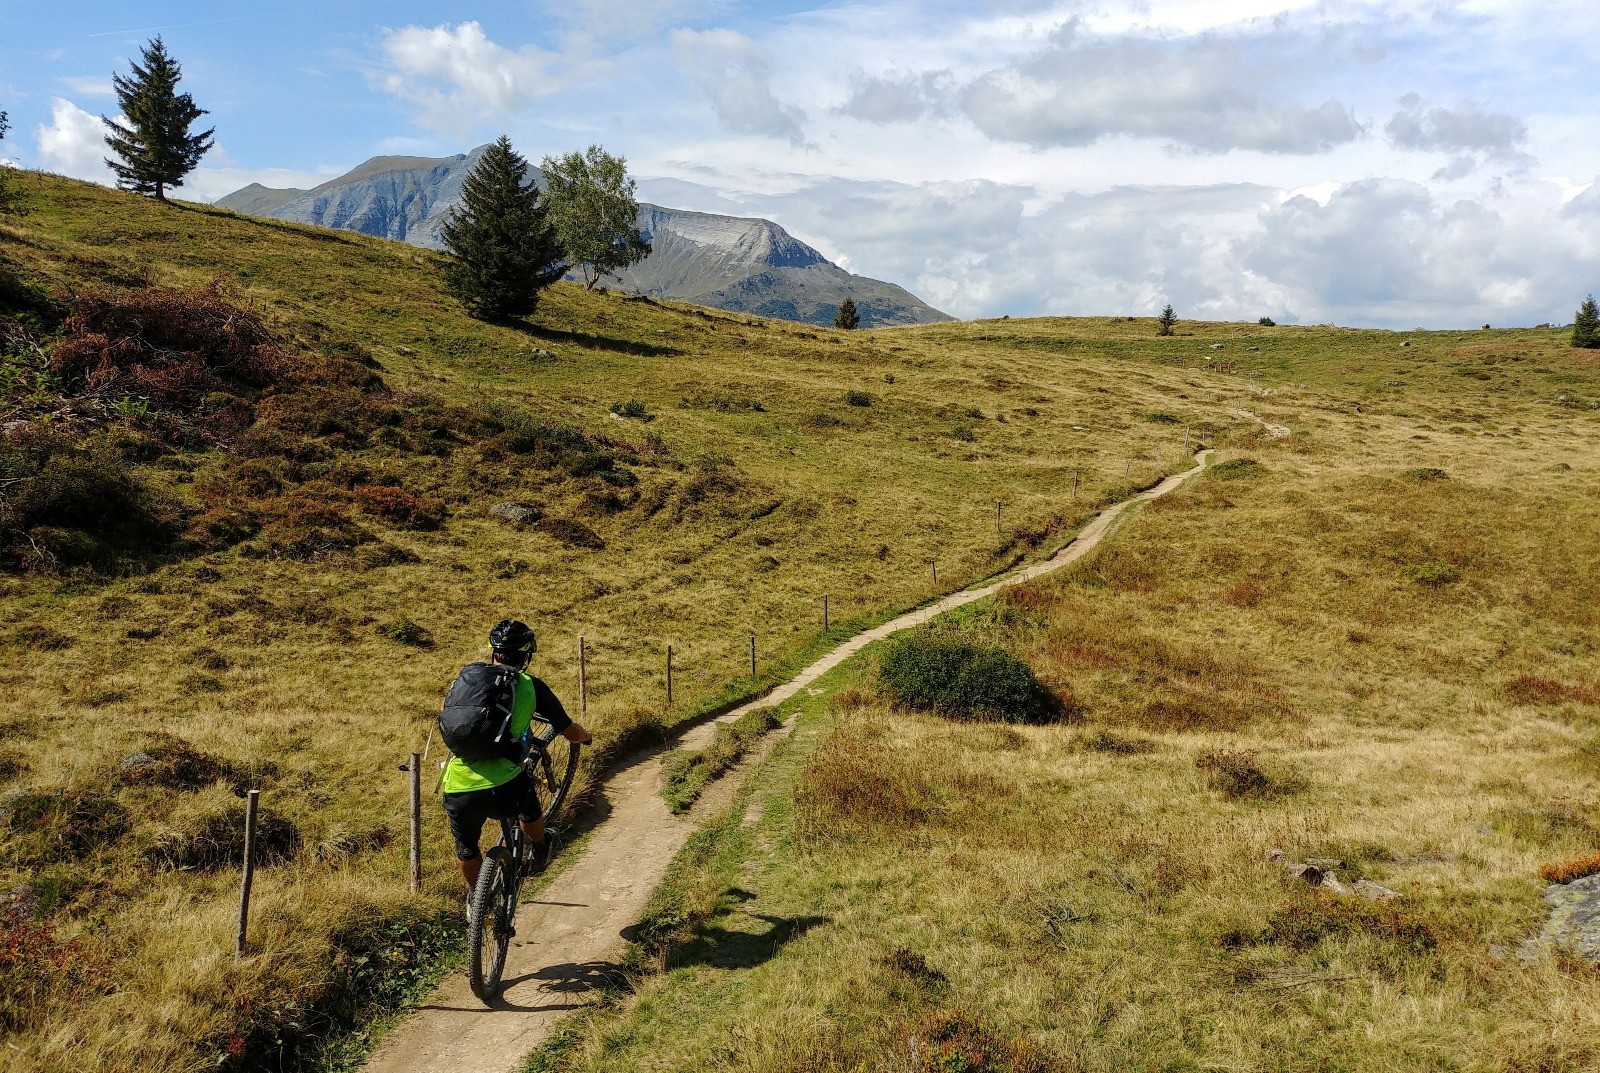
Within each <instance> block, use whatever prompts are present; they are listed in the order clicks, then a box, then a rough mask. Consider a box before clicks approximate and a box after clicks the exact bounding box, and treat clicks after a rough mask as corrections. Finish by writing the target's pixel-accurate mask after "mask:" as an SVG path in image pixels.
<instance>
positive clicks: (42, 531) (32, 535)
mask: <svg viewBox="0 0 1600 1073" xmlns="http://www.w3.org/2000/svg"><path fill="white" fill-rule="evenodd" d="M0 490H3V491H4V493H5V494H4V495H3V496H0V568H4V569H11V570H20V571H24V572H28V573H55V572H58V571H63V570H71V569H74V568H88V569H92V570H112V569H115V568H116V567H117V566H118V564H119V563H121V562H122V561H123V560H126V559H137V558H142V557H145V556H149V555H153V554H158V553H160V552H162V551H164V550H166V549H167V548H168V547H169V546H171V544H172V542H173V540H174V539H175V537H176V535H177V533H178V517H179V511H178V509H177V508H176V507H175V506H174V505H173V504H171V503H169V502H167V501H166V500H165V499H164V498H163V497H161V496H160V495H158V494H157V493H156V492H154V491H152V490H151V489H150V488H149V487H147V486H146V485H145V484H144V483H143V482H142V481H141V480H140V479H139V478H138V477H136V476H135V475H134V474H133V473H132V472H131V471H130V469H129V465H128V460H127V459H126V458H124V457H123V456H122V455H121V454H120V453H119V452H118V451H117V450H116V449H115V447H114V446H113V445H112V444H111V443H110V442H109V441H108V440H106V439H104V438H103V437H94V438H90V439H87V440H83V441H75V440H74V439H73V438H71V437H69V436H67V435H66V434H64V433H60V432H56V431H54V430H51V429H46V428H43V427H37V426H31V427H29V428H26V429H24V430H22V431H21V432H14V433H11V434H10V435H7V436H4V437H0Z"/></svg>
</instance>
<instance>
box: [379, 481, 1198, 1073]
mask: <svg viewBox="0 0 1600 1073" xmlns="http://www.w3.org/2000/svg"><path fill="white" fill-rule="evenodd" d="M1209 454H1210V452H1209V451H1202V452H1200V454H1198V455H1196V456H1195V458H1196V461H1197V465H1196V466H1195V468H1194V469H1191V470H1187V471H1185V472H1183V473H1179V474H1174V475H1173V476H1171V477H1168V478H1167V479H1166V480H1164V481H1162V482H1161V483H1160V484H1158V485H1156V486H1155V487H1154V488H1152V489H1150V490H1149V491H1146V492H1142V493H1140V494H1139V495H1136V496H1134V497H1132V498H1131V499H1128V500H1125V501H1123V502H1122V503H1118V504H1116V505H1115V506H1112V507H1108V508H1107V509H1106V510H1104V511H1102V512H1101V513H1100V514H1098V515H1097V516H1096V517H1095V518H1094V520H1093V521H1091V522H1090V523H1089V524H1088V525H1086V526H1085V527H1084V528H1083V530H1082V532H1080V533H1079V534H1078V537H1077V539H1075V540H1074V541H1073V542H1072V543H1071V544H1069V545H1067V546H1066V547H1064V548H1062V549H1061V550H1059V551H1057V552H1056V553H1055V554H1054V555H1052V556H1051V557H1050V558H1049V559H1046V560H1044V561H1043V562H1039V563H1035V564H1034V565H1032V566H1028V567H1025V568H1023V569H1021V570H1018V571H1016V572H1014V573H1011V574H1007V575H1006V576H1004V577H1003V578H1001V579H999V580H998V581H995V582H992V583H990V584H988V585H984V586H982V587H981V588H976V589H966V590H963V591H961V592H958V593H953V594H951V595H950V596H946V597H945V598H944V599H942V600H939V601H938V602H937V603H934V604H932V605H930V606H928V607H925V608H922V609H920V610H917V611H913V612H910V613H909V614H905V615H901V616H900V617H898V618H895V619H892V620H890V621H888V622H885V623H884V624H883V625H881V626H877V627H875V628H873V629H871V630H868V631H866V632H865V633H862V634H858V635H857V636H855V637H853V638H851V639H850V640H848V641H846V642H844V643H843V644H841V645H840V646H839V647H838V648H835V649H834V650H833V651H832V652H830V653H828V654H827V655H826V656H823V657H822V658H821V659H819V660H817V661H816V662H815V663H813V664H811V665H810V666H809V667H807V668H806V669H805V670H803V671H801V672H800V673H799V674H798V675H796V676H795V677H794V678H793V679H791V680H790V681H789V682H787V683H785V684H783V685H781V686H779V687H778V688H777V689H775V690H773V691H772V692H771V693H769V694H768V695H767V696H765V697H763V698H761V699H760V700H757V701H752V702H751V703H749V704H747V705H745V706H744V707H742V708H739V709H738V710H736V711H733V712H730V713H728V714H727V715H726V716H724V717H723V718H724V719H736V718H738V717H739V716H740V715H741V714H743V713H744V712H746V711H749V710H751V709H753V708H758V707H767V706H771V705H774V704H780V703H782V702H783V701H785V700H788V699H789V698H791V697H793V696H795V695H796V694H798V693H799V692H800V691H801V690H802V689H805V688H806V687H808V686H809V685H811V684H812V683H813V682H815V681H816V680H817V679H818V678H820V677H822V676H823V675H824V674H826V673H827V672H828V671H830V670H832V669H833V668H835V667H837V666H838V665H839V664H841V663H843V662H844V661H845V660H847V659H849V658H850V657H851V656H853V655H855V654H856V653H858V652H860V651H861V650H862V649H863V648H865V647H867V646H868V645H870V644H872V643H873V642H874V641H879V640H882V639H883V638H885V637H888V636H889V635H890V634H893V633H897V632H898V631H900V630H904V629H908V628H910V627H912V626H918V625H922V624H924V623H926V622H928V621H929V620H930V619H932V618H934V617H935V616H937V615H940V614H943V613H944V612H946V611H949V610H952V609H953V608H957V607H962V606H964V605H966V604H970V603H974V602H976V601H978V600H982V599H984V598H986V597H988V596H992V595H994V594H995V593H996V592H998V591H1000V590H1001V589H1002V588H1005V587H1006V586H1008V585H1016V584H1019V583H1020V582H1024V581H1029V580H1032V579H1033V578H1036V577H1038V576H1040V575H1041V574H1047V573H1049V572H1050V571H1052V570H1059V569H1060V568H1061V567H1063V566H1066V565H1067V564H1069V563H1072V562H1075V561H1076V560H1078V559H1081V558H1083V556H1084V555H1086V554H1088V553H1089V551H1091V550H1092V549H1093V548H1094V547H1095V546H1096V545H1097V544H1099V543H1100V541H1101V540H1102V539H1104V538H1105V536H1106V534H1107V533H1108V532H1109V531H1110V529H1111V527H1112V526H1113V525H1114V524H1115V523H1116V521H1117V519H1118V518H1120V517H1121V516H1122V515H1123V514H1124V513H1126V512H1127V511H1128V510H1129V509H1130V508H1131V507H1133V506H1135V505H1136V504H1139V503H1143V502H1146V501H1148V500H1151V499H1155V498H1157V497H1158V496H1163V495H1166V494H1167V493H1168V492H1171V491H1172V490H1173V489H1175V488H1177V487H1178V486H1179V485H1180V484H1182V483H1183V482H1184V481H1186V480H1188V479H1189V478H1190V477H1192V476H1194V475H1195V474H1196V473H1199V472H1200V471H1201V470H1202V469H1204V467H1205V464H1206V459H1207V456H1208V455H1209ZM714 726H715V724H714V723H705V724H702V725H700V726H698V727H695V728H693V729H691V730H690V731H689V732H688V733H686V734H685V735H684V736H683V739H682V741H681V742H680V743H679V744H680V745H682V746H684V747H687V748H698V747H699V746H701V745H703V744H704V743H705V742H706V741H708V740H709V739H710V736H711V734H712V732H713V730H714ZM767 748H770V743H769V744H768V746H767ZM751 766H752V765H749V764H745V765H741V766H740V771H739V772H735V773H734V774H733V775H731V776H730V777H728V778H726V779H724V780H723V782H722V783H721V784H719V786H718V789H719V790H720V791H721V792H719V793H716V794H714V795H711V801H710V802H709V804H710V805H713V806H714V804H715V802H716V800H717V799H722V800H726V798H727V792H728V790H727V789H726V788H731V786H732V784H733V782H734V781H735V779H736V778H737V777H738V776H739V774H740V773H742V772H744V771H748V770H749V769H750V767H751ZM660 771H661V761H660V757H659V754H658V755H656V756H652V757H649V758H647V759H643V760H641V761H639V762H638V763H636V764H634V765H632V766H631V767H628V768H626V769H624V770H622V771H619V772H617V773H615V774H614V775H612V776H611V777H610V778H609V779H607V780H606V782H605V784H604V785H603V786H601V787H600V788H599V789H600V794H599V808H600V809H601V811H602V821H601V822H600V823H599V824H598V825H597V826H596V827H595V830H594V833H593V836H592V837H591V839H590V841H589V844H588V845H587V847H586V848H585V851H584V853H583V856H582V857H581V858H580V859H579V860H577V861H576V862H574V863H573V864H572V866H571V867H570V868H568V869H567V870H566V871H564V872H562V873H561V874H560V875H558V876H556V877H555V879H553V880H552V881H551V883H550V885H549V886H548V887H547V888H546V889H545V890H544V891H542V892H541V893H540V895H539V897H538V898H537V899H535V900H532V901H528V902H525V903H524V904H523V907H522V912H521V913H520V914H519V916H518V919H517V933H518V934H517V938H516V939H515V940H513V942H512V947H511V953H510V955H509V956H508V958H507V963H506V971H505V980H506V989H505V994H504V997H503V999H502V1001H501V1003H500V1005H499V1008H497V1009H492V1010H491V1009H486V1008H484V1006H483V1005H482V1004H481V1003H479V1002H478V1000H477V999H475V998H473V996H472V992H471V990H470V989H469V988H468V987H467V978H466V974H465V973H457V974H455V975H453V976H451V977H450V979H448V980H446V981H445V982H444V983H443V984H442V985H440V987H439V988H438V989H437V990H436V991H435V992H434V993H433V994H432V995H430V996H429V997H428V998H427V999H426V1000H425V1001H424V1002H423V1004H422V1006H421V1007H420V1008H419V1009H418V1010H417V1012H416V1013H415V1014H414V1015H412V1016H411V1017H409V1018H408V1019H407V1020H406V1021H405V1022H403V1023H402V1024H401V1025H400V1026H399V1027H398V1028H396V1029H395V1031H394V1032H393V1033H392V1034H390V1036H389V1037H388V1038H387V1039H385V1040H384V1042H383V1043H382V1045H381V1046H380V1047H379V1048H378V1051H377V1053H376V1054H375V1055H373V1057H372V1059H371V1060H370V1061H369V1062H368V1063H367V1065H366V1067H365V1068H366V1069H367V1070H368V1071H369V1073H425V1071H426V1073H432V1071H438V1073H514V1071H515V1070H517V1069H519V1068H520V1067H521V1066H522V1063H523V1062H524V1061H525V1060H526V1058H527V1056H528V1055H529V1054H530V1053H531V1052H533V1051H534V1050H536V1049H537V1048H538V1047H539V1046H540V1044H542V1043H543V1042H544V1041H545V1039H547V1038H548V1037H549V1036H550V1034H551V1031H552V1030H553V1028H554V1027H555V1025H556V1022H557V1021H559V1020H560V1019H561V1017H562V1016H563V1015H564V1014H566V1013H567V1012H569V1011H571V1010H573V1009H576V1008H578V1007H580V1006H582V1005H585V1004H586V1003H587V1002H589V1001H590V1000H591V994H592V992H593V991H594V989H595V988H596V987H597V986H598V985H599V984H600V983H601V982H602V981H603V980H604V978H605V976H606V974H607V973H609V972H610V971H611V970H612V969H614V968H615V962H614V961H613V960H611V959H615V958H616V957H617V956H618V955H619V954H620V953H621V951H622V949H623V946H624V943H625V941H626V937H625V936H626V932H627V929H628V928H629V927H630V926H632V925H633V924H635V923H636V922H637V921H638V919H639V917H640V916H641V915H642V913H643V911H644V907H645V905H646V903H647V902H648V901H649V899H650V895H651V894H652V893H653V892H654V890H655V888H656V885H657V884H658V883H659V882H660V881H661V878H662V876H663V875H664V874H665V873H666V869H667V865H668V863H669V862H670V861H671V860H672V857H673V856H674V855H675V854H676V853H677V852H678V850H679V849H680V848H681V847H682V846H683V843H684V841H685V840H686V839H687V838H688V837H689V834H690V832H691V831H692V830H693V829H694V826H695V823H696V822H697V820H698V817H693V818H690V817H679V816H674V815H672V813H671V812H670V811H669V810H668V809H667V806H666V803H665V802H664V801H662V799H661V795H660V793H659V788H660ZM698 811H699V812H700V813H702V814H703V813H704V812H705V811H706V808H705V807H702V808H701V809H699V810H698Z"/></svg>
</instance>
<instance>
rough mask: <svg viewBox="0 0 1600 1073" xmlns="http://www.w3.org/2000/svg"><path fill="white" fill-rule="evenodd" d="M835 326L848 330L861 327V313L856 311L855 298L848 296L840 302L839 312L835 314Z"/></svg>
mask: <svg viewBox="0 0 1600 1073" xmlns="http://www.w3.org/2000/svg"><path fill="white" fill-rule="evenodd" d="M833 326H834V327H835V328H844V329H845V330H846V331H848V330H849V329H851V328H859V327H861V314H859V313H857V312H856V303H855V299H853V298H850V297H848V296H847V297H846V298H845V300H844V301H842V302H840V303H839V312H837V313H835V314H834V315H833Z"/></svg>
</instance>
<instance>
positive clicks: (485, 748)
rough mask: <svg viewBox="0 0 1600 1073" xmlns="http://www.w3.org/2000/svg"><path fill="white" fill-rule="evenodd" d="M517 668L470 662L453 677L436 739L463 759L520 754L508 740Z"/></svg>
mask: <svg viewBox="0 0 1600 1073" xmlns="http://www.w3.org/2000/svg"><path fill="white" fill-rule="evenodd" d="M516 686H517V669H516V668H515V667H507V666H505V665H504V664H492V663H469V664H467V665H466V666H465V667H463V668H462V669H461V673H460V674H458V675H456V680H455V681H454V682H452V683H451V685H450V692H449V693H447V694H445V698H444V711H442V712H440V713H439V736H440V737H441V738H443V739H444V743H445V745H446V746H447V747H448V748H449V749H450V751H451V752H453V753H455V754H456V755H457V756H459V757H460V758H461V759H463V760H488V759H491V758H492V757H497V756H503V757H507V758H509V759H516V758H517V756H518V755H519V753H520V750H519V749H518V748H517V743H516V742H515V741H513V740H512V738H511V701H512V698H513V697H514V696H515V694H516Z"/></svg>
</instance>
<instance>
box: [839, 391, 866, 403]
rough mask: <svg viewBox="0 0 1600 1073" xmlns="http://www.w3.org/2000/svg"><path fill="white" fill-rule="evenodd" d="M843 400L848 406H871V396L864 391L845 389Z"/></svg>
mask: <svg viewBox="0 0 1600 1073" xmlns="http://www.w3.org/2000/svg"><path fill="white" fill-rule="evenodd" d="M844 401H845V404H846V405H849V406H871V405H872V396H871V395H869V394H867V393H866V392H865V391H846V392H845V393H844Z"/></svg>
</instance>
